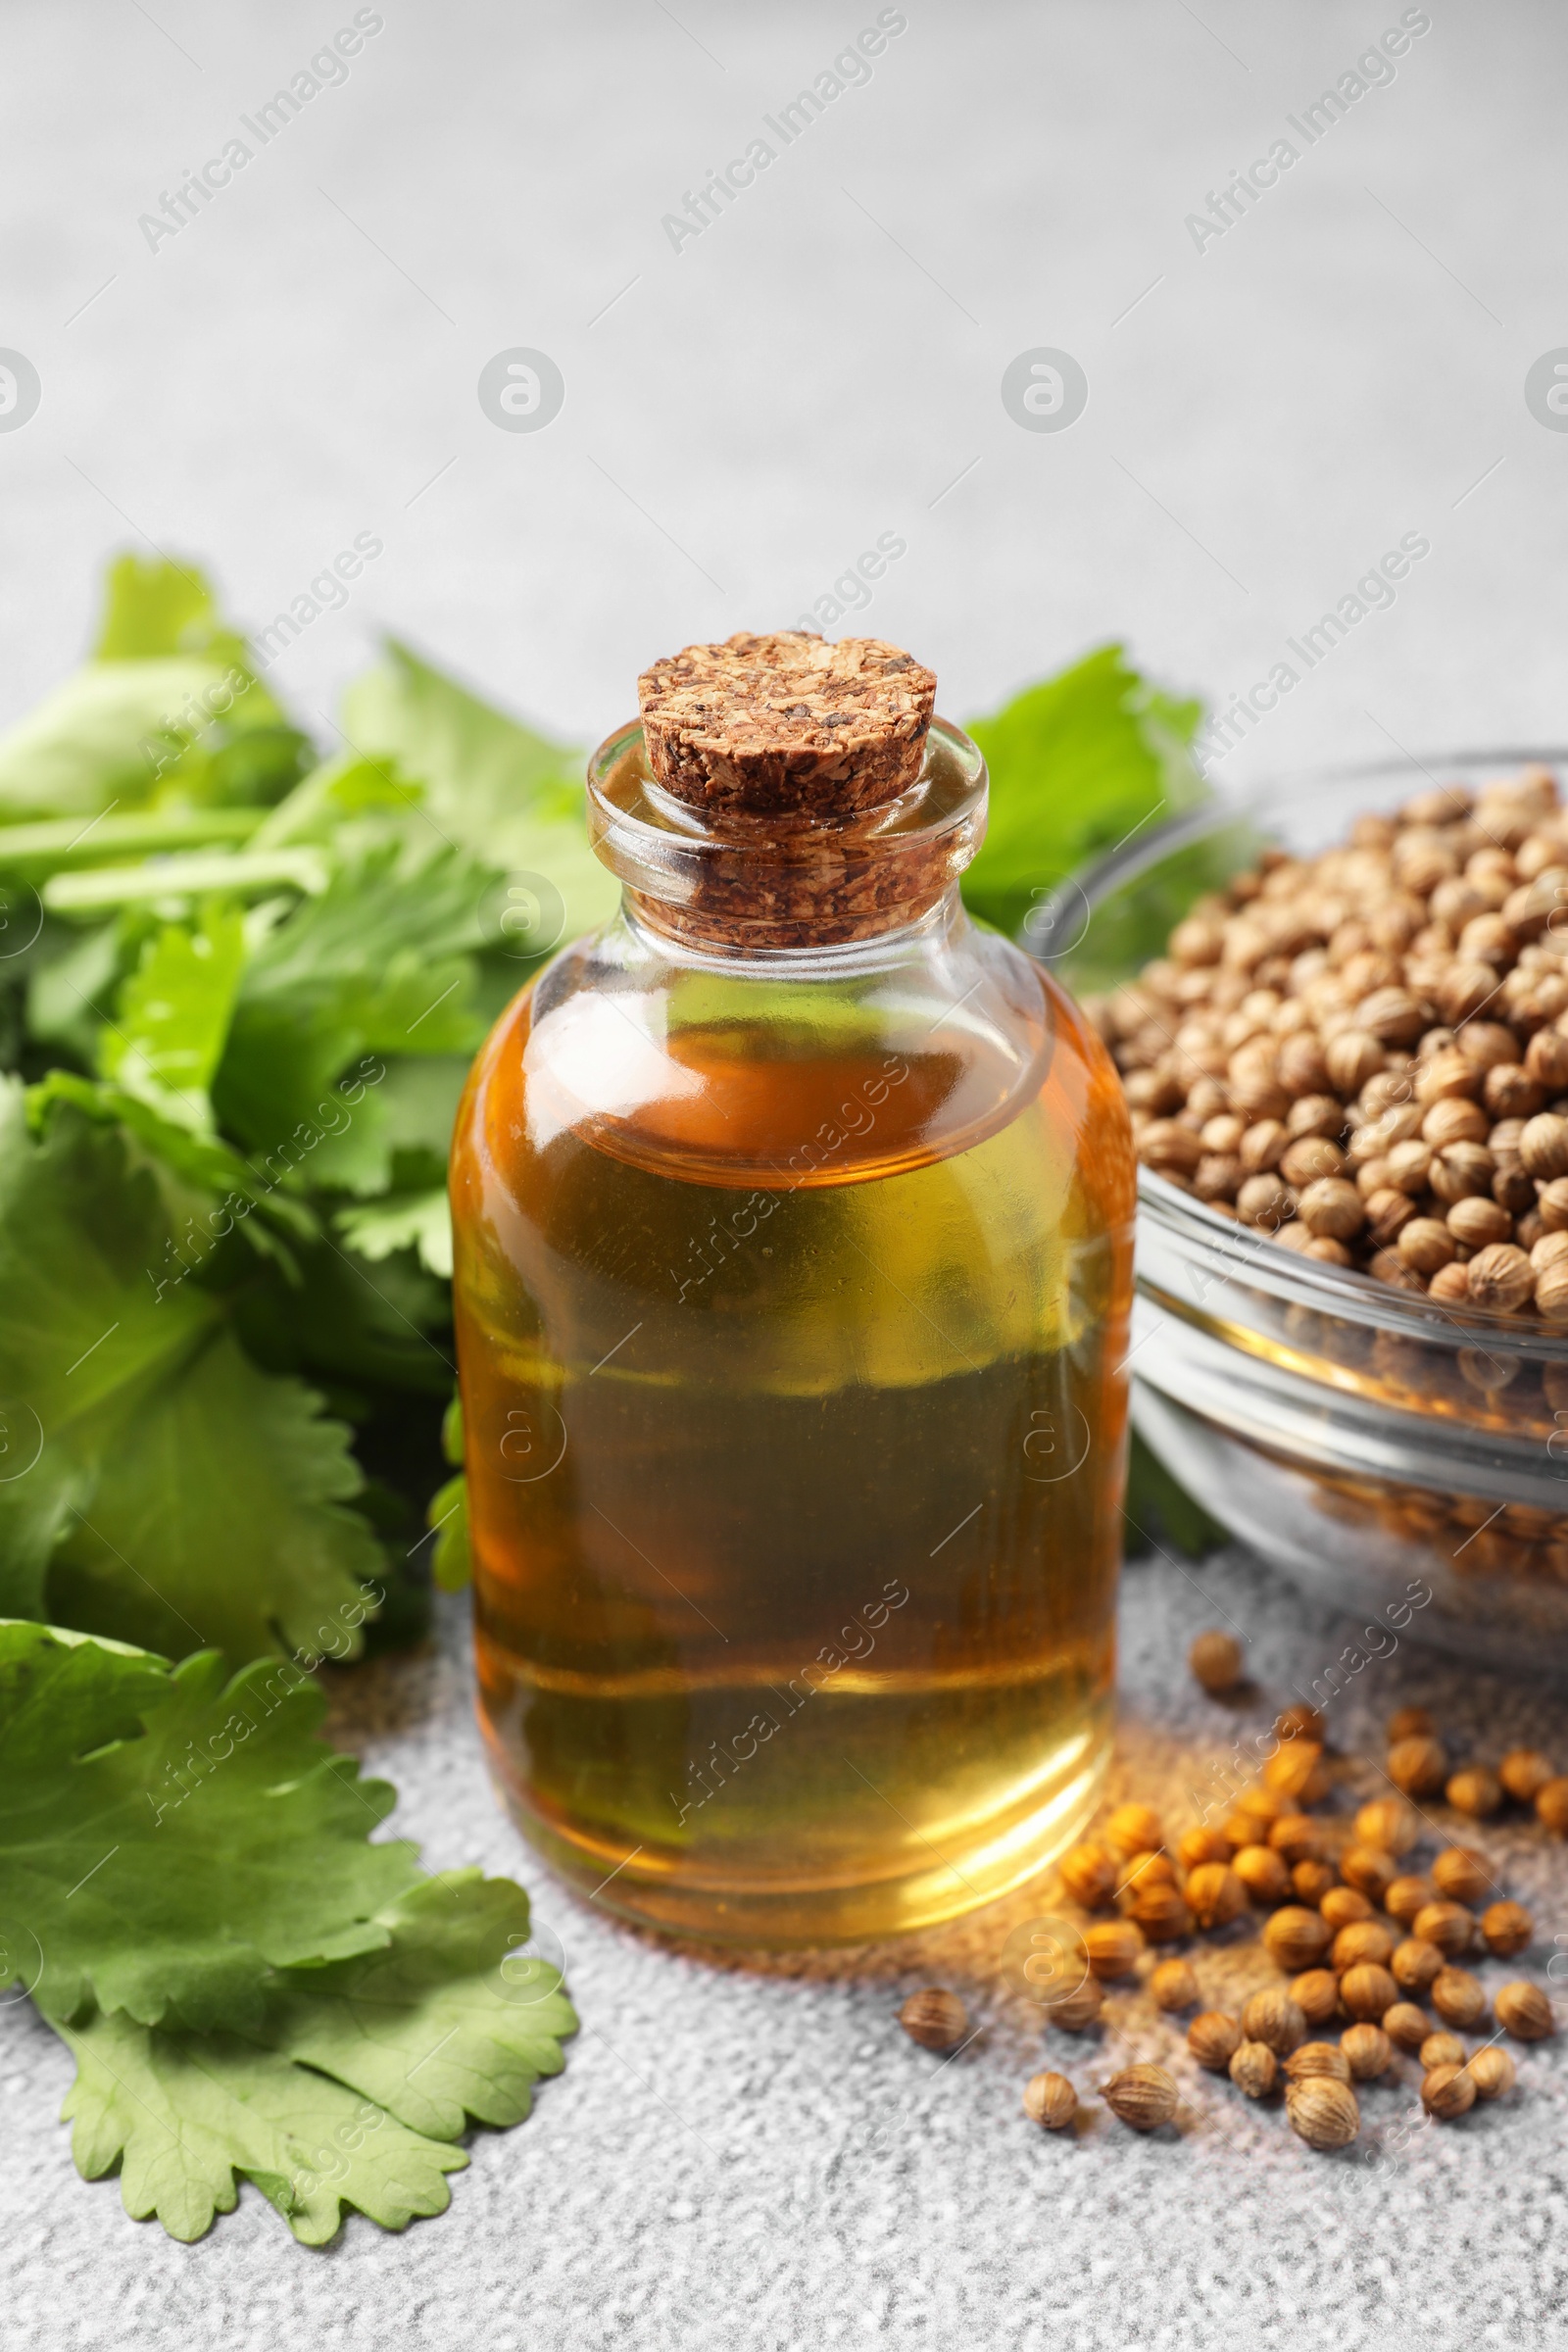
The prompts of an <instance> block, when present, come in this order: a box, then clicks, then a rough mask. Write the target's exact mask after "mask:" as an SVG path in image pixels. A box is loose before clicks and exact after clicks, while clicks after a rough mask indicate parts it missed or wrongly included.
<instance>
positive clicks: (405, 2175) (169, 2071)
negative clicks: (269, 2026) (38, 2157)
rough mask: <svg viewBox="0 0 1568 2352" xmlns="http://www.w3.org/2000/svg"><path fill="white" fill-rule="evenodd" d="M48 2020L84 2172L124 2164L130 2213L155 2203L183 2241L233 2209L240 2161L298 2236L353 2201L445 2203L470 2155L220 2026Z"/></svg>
mask: <svg viewBox="0 0 1568 2352" xmlns="http://www.w3.org/2000/svg"><path fill="white" fill-rule="evenodd" d="M56 2032H57V2033H58V2034H60V2035H61V2037H62V2039H63V2040H64V2041H65V2042H66V2043H67V2045H68V2046H69V2048H70V2049H71V2051H72V2053H73V2056H74V2058H75V2060H76V2070H77V2071H76V2080H75V2082H73V2084H72V2087H71V2089H70V2091H69V2092H68V2093H67V2096H66V2103H65V2105H64V2107H63V2108H62V2110H61V2115H62V2119H63V2120H64V2121H66V2122H71V2121H73V2120H74V2126H75V2128H74V2131H73V2133H72V2153H73V2156H74V2158H75V2163H76V2170H77V2171H78V2172H79V2173H80V2174H81V2176H82V2178H83V2180H100V2179H101V2178H102V2177H103V2175H104V2174H105V2173H108V2172H111V2171H113V2169H114V2167H115V2166H116V2165H117V2164H118V2165H119V2166H120V2168H121V2186H120V2193H121V2199H122V2201H123V2205H124V2208H125V2211H126V2212H127V2213H128V2214H130V2215H131V2216H132V2218H133V2219H135V2220H136V2221H144V2220H145V2219H146V2218H147V2216H148V2215H150V2214H156V2215H157V2216H158V2219H159V2220H160V2221H161V2222H162V2223H163V2225H164V2228H165V2229H167V2230H168V2232H169V2234H170V2236H171V2237H175V2238H181V2239H184V2240H186V2241H187V2242H188V2241H189V2240H190V2239H192V2238H197V2237H201V2236H202V2235H203V2234H204V2233H205V2232H206V2230H208V2229H210V2228H211V2227H212V2222H213V2217H214V2215H215V2214H219V2213H231V2212H232V2211H233V2208H234V2204H235V2201H236V2193H237V2192H236V2189H235V2185H234V2180H235V2175H236V2174H241V2175H243V2176H244V2177H245V2178H246V2179H247V2180H254V2181H255V2183H256V2185H257V2187H258V2188H259V2189H261V2191H262V2192H263V2194H264V2195H265V2196H266V2197H267V2198H268V2199H269V2201H270V2203H271V2204H272V2205H274V2206H275V2207H276V2208H277V2210H278V2212H279V2213H280V2214H281V2215H282V2216H283V2219H284V2220H285V2221H286V2222H287V2223H288V2225H289V2228H290V2229H292V2230H293V2232H294V2234H295V2236H296V2237H297V2238H299V2239H300V2240H301V2241H302V2243H303V2244H305V2245H308V2246H321V2245H325V2244H326V2243H327V2241H328V2240H329V2239H330V2238H332V2237H334V2236H336V2234H337V2231H338V2229H339V2227H340V2224H341V2220H342V2208H343V2207H344V2206H345V2205H353V2206H355V2207H357V2208H358V2210H359V2211H360V2212H361V2213H364V2214H367V2215H368V2217H369V2219H370V2220H371V2221H373V2222H378V2223H379V2224H380V2226H381V2228H382V2229H406V2228H407V2226H408V2224H409V2223H410V2222H411V2221H413V2220H414V2219H415V2218H416V2216H418V2215H428V2214H436V2213H444V2212H445V2210H446V2208H447V2205H448V2204H449V2202H450V2201H451V2192H450V2190H449V2189H448V2187H447V2184H446V2179H445V2176H446V2175H447V2174H448V2173H456V2172H461V2171H462V2170H463V2169H464V2167H465V2166H466V2163H467V2161H468V2159H467V2157H466V2155H465V2154H464V2152H463V2150H462V2149H461V2148H454V2147H451V2146H445V2145H442V2144H441V2143H439V2142H437V2141H435V2140H432V2139H429V2138H426V2137H425V2135H424V2134H423V2133H422V2132H418V2131H409V2130H408V2129H407V2128H406V2127H405V2126H404V2125H402V2124H399V2123H397V2122H396V2121H395V2120H394V2119H393V2118H392V2117H391V2116H389V2115H388V2114H387V2113H386V2112H385V2110H384V2109H382V2108H380V2107H377V2106H376V2105H375V2104H374V2103H373V2101H370V2100H368V2099H362V2098H361V2097H359V2096H358V2094H357V2093H356V2092H354V2091H352V2090H345V2089H344V2088H343V2086H342V2085H341V2084H340V2083H337V2082H329V2081H328V2080H327V2079H326V2078H325V2077H324V2076H322V2075H319V2074H317V2073H316V2072H315V2071H314V2070H313V2069H311V2068H309V2067H304V2066H295V2065H293V2064H291V2063H290V2061H289V2060H288V2059H286V2058H283V2057H280V2056H279V2055H278V2054H277V2052H275V2051H273V2050H266V2049H258V2048H257V2047H256V2046H255V2045H254V2044H253V2043H251V2042H246V2041H241V2040H239V2039H237V2038H236V2037H235V2036H234V2035H233V2034H168V2033H161V2032H159V2031H157V2030H156V2029H153V2028H149V2027H147V2026H138V2025H136V2024H134V2023H133V2022H132V2020H131V2019H129V2018H126V2017H93V2018H91V2019H89V2020H88V2021H86V2022H85V2023H84V2024H82V2025H80V2026H76V2027H71V2026H57V2027H56Z"/></svg>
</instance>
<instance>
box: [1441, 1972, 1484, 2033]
mask: <svg viewBox="0 0 1568 2352" xmlns="http://www.w3.org/2000/svg"><path fill="white" fill-rule="evenodd" d="M1427 1998H1428V2000H1429V2001H1430V2002H1431V2003H1432V2006H1433V2008H1434V2009H1435V2010H1436V2011H1437V2013H1438V2015H1439V2016H1440V2017H1441V2018H1442V2020H1443V2022H1444V2024H1445V2025H1446V2026H1474V2025H1476V2024H1478V2023H1479V2021H1480V2020H1481V2019H1482V2018H1484V2017H1485V2016H1486V2014H1487V1995H1486V1991H1485V1988H1484V1987H1483V1985H1482V1983H1481V1980H1480V1978H1479V1977H1473V1976H1472V1975H1471V1974H1470V1971H1469V1970H1468V1969H1467V1968H1440V1969H1439V1971H1438V1973H1437V1975H1436V1976H1435V1977H1434V1978H1433V1980H1432V1983H1431V1985H1430V1986H1429V1987H1428V1990H1427Z"/></svg>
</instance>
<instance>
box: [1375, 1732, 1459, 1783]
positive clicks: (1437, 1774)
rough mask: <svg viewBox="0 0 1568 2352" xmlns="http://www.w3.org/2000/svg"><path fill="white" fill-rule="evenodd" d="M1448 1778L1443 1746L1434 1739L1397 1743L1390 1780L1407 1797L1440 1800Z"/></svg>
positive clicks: (1423, 1738)
mask: <svg viewBox="0 0 1568 2352" xmlns="http://www.w3.org/2000/svg"><path fill="white" fill-rule="evenodd" d="M1447 1777H1448V1759H1447V1757H1446V1755H1445V1753H1444V1750H1443V1743H1442V1741H1441V1740H1434V1739H1432V1738H1431V1737H1430V1736H1419V1735H1418V1736H1417V1737H1416V1738H1414V1739H1410V1740H1396V1741H1395V1743H1394V1745H1393V1746H1392V1747H1391V1748H1390V1750H1389V1778H1390V1780H1391V1781H1393V1782H1394V1784H1395V1786H1396V1788H1398V1789H1403V1790H1404V1793H1405V1795H1406V1796H1436V1795H1437V1793H1438V1790H1439V1789H1441V1788H1442V1787H1443V1784H1444V1782H1445V1781H1446V1779H1447Z"/></svg>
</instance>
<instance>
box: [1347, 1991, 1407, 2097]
mask: <svg viewBox="0 0 1568 2352" xmlns="http://www.w3.org/2000/svg"><path fill="white" fill-rule="evenodd" d="M1395 2006H1396V2007H1397V2006H1398V2004H1397V2002H1396V2004H1395ZM1340 2047H1341V2049H1342V2050H1343V2051H1344V2052H1345V2059H1346V2064H1347V2065H1348V2067H1349V2070H1350V2073H1351V2075H1352V2077H1353V2078H1354V2080H1355V2081H1356V2082H1376V2081H1377V2078H1378V2077H1379V2075H1386V2074H1387V2073H1388V2071H1389V2068H1390V2067H1391V2066H1392V2065H1393V2064H1394V2048H1393V2044H1392V2043H1391V2041H1390V2039H1389V2034H1388V2030H1387V2028H1386V2027H1384V2026H1374V2025H1369V2024H1367V2023H1365V2022H1363V2023H1362V2024H1360V2025H1356V2026H1347V2027H1346V2029H1345V2032H1344V2033H1343V2034H1341V2035H1340Z"/></svg>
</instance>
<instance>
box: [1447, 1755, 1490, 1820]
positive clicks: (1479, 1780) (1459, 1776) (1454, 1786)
mask: <svg viewBox="0 0 1568 2352" xmlns="http://www.w3.org/2000/svg"><path fill="white" fill-rule="evenodd" d="M1444 1793H1445V1794H1446V1797H1447V1800H1448V1802H1449V1804H1450V1805H1452V1806H1453V1808H1454V1810H1455V1811H1456V1812H1459V1813H1469V1814H1472V1815H1473V1816H1474V1817H1475V1818H1476V1819H1477V1820H1478V1821H1485V1820H1486V1819H1487V1817H1488V1815H1489V1814H1492V1813H1495V1812H1496V1810H1497V1808H1498V1806H1499V1805H1500V1804H1501V1803H1502V1783H1501V1782H1500V1781H1499V1780H1498V1778H1497V1776H1496V1774H1495V1772H1493V1771H1491V1770H1490V1768H1489V1767H1488V1766H1487V1765H1485V1764H1467V1765H1466V1766H1465V1767H1464V1769H1463V1770H1462V1771H1460V1772H1456V1773H1453V1774H1452V1775H1451V1776H1450V1777H1449V1780H1448V1785H1447V1788H1446V1790H1445V1792H1444Z"/></svg>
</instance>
